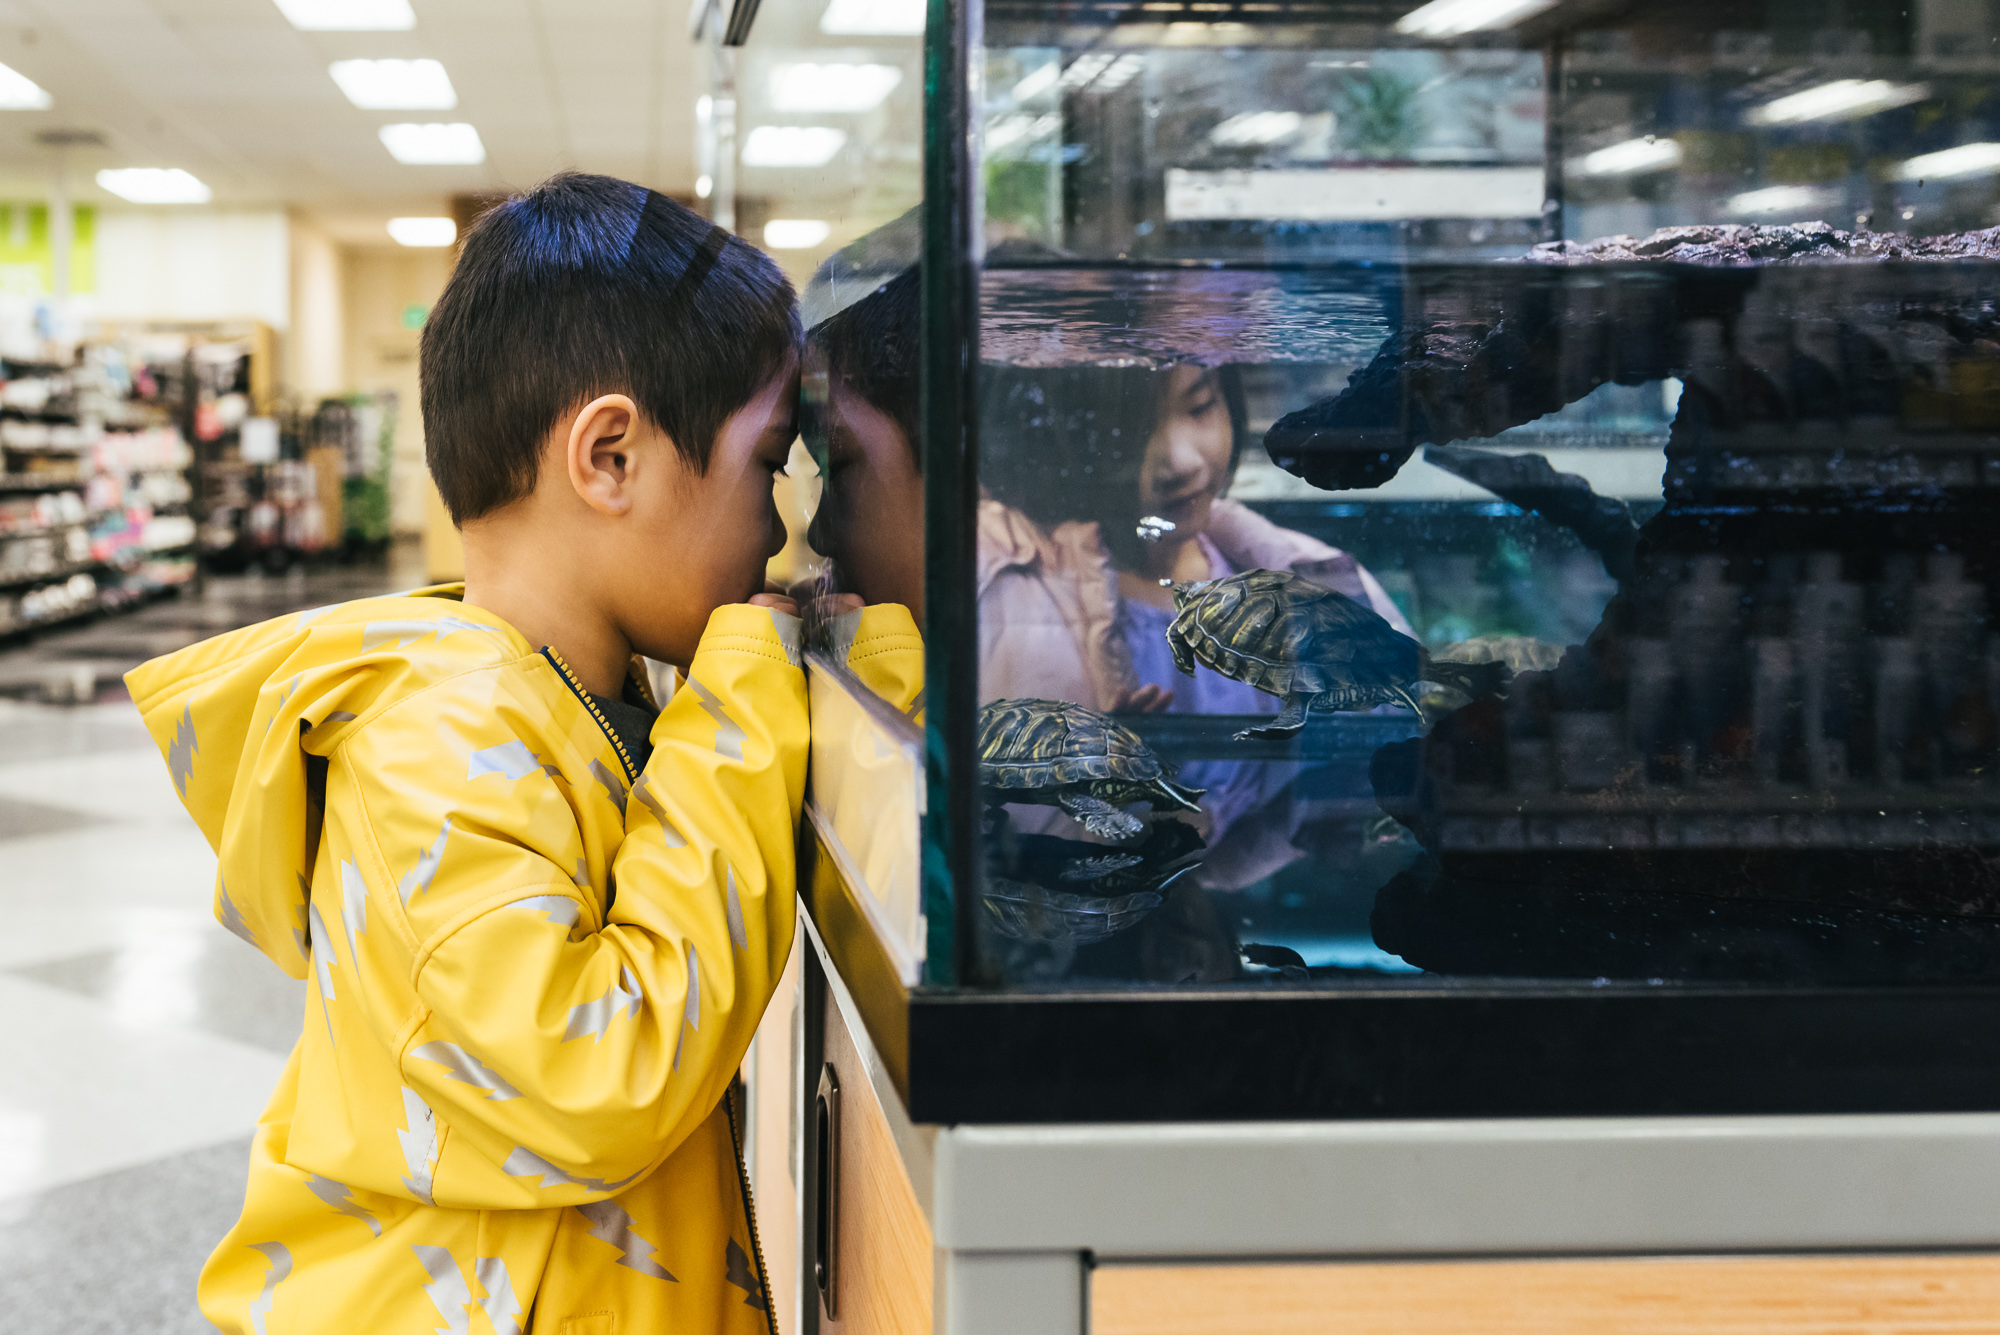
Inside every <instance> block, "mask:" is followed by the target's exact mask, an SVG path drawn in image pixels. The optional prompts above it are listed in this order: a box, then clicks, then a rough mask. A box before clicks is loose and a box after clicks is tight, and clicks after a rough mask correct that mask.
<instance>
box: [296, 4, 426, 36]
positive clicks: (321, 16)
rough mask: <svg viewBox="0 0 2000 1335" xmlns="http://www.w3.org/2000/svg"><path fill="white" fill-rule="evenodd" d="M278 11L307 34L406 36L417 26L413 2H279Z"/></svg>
mask: <svg viewBox="0 0 2000 1335" xmlns="http://www.w3.org/2000/svg"><path fill="white" fill-rule="evenodd" d="M278 9H279V11H280V12H281V13H283V14H284V16H285V17H286V18H287V19H289V20H290V21H291V24H292V26H293V27H294V28H303V29H304V30H305V31H307V32H407V31H408V30H409V29H411V28H414V27H416V26H417V16H416V15H415V14H413V13H411V12H410V0H278Z"/></svg>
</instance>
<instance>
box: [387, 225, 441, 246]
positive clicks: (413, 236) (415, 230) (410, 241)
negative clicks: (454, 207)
mask: <svg viewBox="0 0 2000 1335" xmlns="http://www.w3.org/2000/svg"><path fill="white" fill-rule="evenodd" d="M389 235H390V236H393V237H395V238H396V244H397V245H399V246H448V245H450V244H451V243H452V242H454V241H456V240H458V224H457V223H455V222H453V221H452V220H451V219H449V218H391V219H389Z"/></svg>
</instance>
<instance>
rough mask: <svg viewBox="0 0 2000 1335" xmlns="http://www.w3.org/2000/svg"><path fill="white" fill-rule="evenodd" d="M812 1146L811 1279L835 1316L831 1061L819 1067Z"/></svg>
mask: <svg viewBox="0 0 2000 1335" xmlns="http://www.w3.org/2000/svg"><path fill="white" fill-rule="evenodd" d="M813 1149H814V1151H815V1153H814V1158H815V1160H816V1161H817V1169H818V1171H817V1173H816V1175H815V1176H816V1178H817V1181H816V1182H815V1184H814V1185H815V1188H816V1190H815V1191H814V1195H815V1197H816V1198H817V1202H818V1207H819V1208H818V1213H817V1216H816V1218H815V1219H814V1220H813V1225H814V1227H813V1282H814V1283H815V1284H816V1285H818V1287H819V1300H820V1304H821V1306H822V1307H824V1308H825V1310H826V1314H827V1316H829V1317H836V1316H838V1315H839V1312H838V1310H837V1309H836V1304H837V1303H838V1301H839V1293H840V1288H839V1274H840V1272H839V1269H838V1267H837V1263H836V1253H835V1251H834V1242H833V1234H834V1229H835V1228H836V1227H838V1225H839V1221H840V1172H839V1169H838V1168H837V1167H836V1165H835V1162H834V1159H835V1156H836V1155H838V1154H839V1153H840V1077H839V1076H836V1075H835V1074H834V1073H833V1063H832V1062H828V1063H827V1064H826V1065H825V1066H823V1067H821V1068H820V1073H819V1094H818V1096H817V1097H815V1098H814V1100H813Z"/></svg>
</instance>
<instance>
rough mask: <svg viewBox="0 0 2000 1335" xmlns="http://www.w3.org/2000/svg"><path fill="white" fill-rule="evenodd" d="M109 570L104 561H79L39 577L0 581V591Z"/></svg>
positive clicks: (18, 577)
mask: <svg viewBox="0 0 2000 1335" xmlns="http://www.w3.org/2000/svg"><path fill="white" fill-rule="evenodd" d="M109 568H110V563H109V562H106V561H79V562H76V563H75V564H73V565H66V566H57V567H56V568H55V569H54V570H45V571H43V572H42V573H41V574H39V575H17V576H15V577H13V578H11V579H0V589H19V588H24V587H26V586H27V585H30V584H54V583H56V582H57V581H58V580H65V579H68V578H70V577H71V576H72V575H95V574H97V573H98V572H99V571H101V570H106V569H109Z"/></svg>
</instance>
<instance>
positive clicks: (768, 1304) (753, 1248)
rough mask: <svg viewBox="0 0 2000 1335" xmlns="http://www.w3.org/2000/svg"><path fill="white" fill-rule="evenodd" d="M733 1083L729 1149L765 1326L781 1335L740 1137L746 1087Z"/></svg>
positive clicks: (725, 1101)
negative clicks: (739, 1109) (739, 1108)
mask: <svg viewBox="0 0 2000 1335" xmlns="http://www.w3.org/2000/svg"><path fill="white" fill-rule="evenodd" d="M731 1083H732V1084H733V1085H734V1086H735V1088H733V1089H731V1091H730V1092H729V1093H727V1094H725V1095H723V1097H722V1107H723V1111H724V1112H726V1113H727V1114H728V1115H729V1148H730V1149H732V1150H734V1151H735V1152H736V1181H737V1183H738V1184H739V1185H740V1186H741V1187H742V1188H743V1218H744V1222H745V1223H747V1224H748V1225H749V1226H750V1254H751V1255H752V1256H754V1257H756V1258H757V1282H758V1283H759V1284H762V1285H763V1286H764V1324H765V1325H766V1326H768V1327H770V1330H771V1335H778V1309H777V1307H776V1306H775V1304H776V1302H777V1299H775V1298H774V1297H773V1296H772V1295H771V1275H770V1272H769V1271H767V1270H765V1269H764V1240H763V1238H762V1237H760V1236H759V1235H758V1233H757V1207H756V1205H755V1203H753V1202H752V1200H751V1193H750V1170H749V1169H748V1168H747V1167H745V1166H744V1163H743V1141H742V1139H741V1138H740V1137H739V1136H738V1135H737V1134H736V1092H735V1091H736V1089H741V1088H742V1087H743V1086H742V1085H741V1083H740V1082H736V1081H732V1082H731ZM746 1111H747V1109H746Z"/></svg>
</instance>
